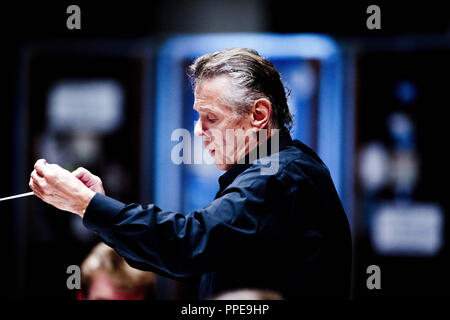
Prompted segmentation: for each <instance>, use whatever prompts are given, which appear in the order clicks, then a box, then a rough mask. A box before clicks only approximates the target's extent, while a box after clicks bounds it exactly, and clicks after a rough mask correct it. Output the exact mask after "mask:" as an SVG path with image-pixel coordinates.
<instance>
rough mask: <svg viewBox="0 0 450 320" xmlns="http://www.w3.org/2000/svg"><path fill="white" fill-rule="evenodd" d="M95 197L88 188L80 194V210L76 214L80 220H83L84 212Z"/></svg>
mask: <svg viewBox="0 0 450 320" xmlns="http://www.w3.org/2000/svg"><path fill="white" fill-rule="evenodd" d="M94 196H95V192H94V191H92V190H91V189H89V188H86V189H85V190H83V192H82V194H81V199H80V200H81V201H80V204H81V206H80V208H79V209H78V210H77V212H76V214H78V215H79V216H80V217H81V218H83V216H84V213H85V212H86V209H87V207H88V206H89V203H90V202H91V200H92V198H93V197H94Z"/></svg>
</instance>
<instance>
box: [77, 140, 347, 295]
mask: <svg viewBox="0 0 450 320" xmlns="http://www.w3.org/2000/svg"><path fill="white" fill-rule="evenodd" d="M279 138H280V139H279V152H275V153H272V154H269V156H266V157H262V158H259V159H257V160H256V161H254V162H253V163H250V164H236V165H234V166H233V167H232V168H231V169H229V170H228V171H227V172H226V173H225V174H224V175H222V176H221V177H220V178H219V184H220V190H219V192H218V193H217V195H216V199H215V200H214V201H212V202H211V203H210V204H209V205H208V206H207V207H205V208H202V209H198V210H196V211H193V212H190V213H181V212H169V211H163V210H161V209H160V208H158V207H157V206H156V205H154V204H150V205H139V204H134V203H133V204H128V205H127V204H124V203H122V202H119V201H117V200H114V199H112V198H109V197H107V196H104V195H101V194H96V195H95V196H94V198H93V199H92V200H91V202H90V204H89V206H88V208H87V209H86V213H85V215H84V218H83V222H84V224H85V226H86V227H87V228H89V229H91V230H95V231H96V232H97V233H98V234H99V235H100V236H101V237H102V239H103V240H104V241H105V243H107V244H108V245H110V246H111V247H113V248H114V249H115V250H116V251H117V252H118V253H119V254H120V255H122V256H123V257H124V258H125V259H126V260H127V262H128V263H129V264H130V265H131V266H133V267H135V268H138V269H143V270H150V271H154V272H157V273H159V274H161V275H164V276H168V277H172V278H175V279H179V278H184V277H192V276H200V284H199V298H201V299H204V298H210V297H213V296H214V295H217V294H219V293H221V292H225V291H229V290H233V289H239V288H262V289H271V290H275V291H277V292H279V293H281V295H282V296H283V297H284V298H286V299H294V298H349V297H350V273H351V252H352V249H351V247H352V245H351V236H350V229H349V225H348V221H347V217H346V214H345V212H344V210H343V208H342V205H341V202H340V200H339V197H338V195H337V193H336V190H335V187H334V185H333V182H332V179H331V177H330V174H329V171H328V169H327V167H326V166H325V165H324V164H323V162H322V161H321V160H320V158H319V157H318V156H317V155H316V154H315V153H314V152H313V151H312V150H311V149H310V148H309V147H307V146H306V145H304V144H303V143H301V142H299V141H292V139H291V138H290V136H289V135H288V134H287V135H286V134H284V135H281V136H280V137H279ZM268 142H270V140H268ZM269 148H270V143H269ZM269 153H270V152H269ZM274 164H275V165H274ZM269 167H271V168H272V169H271V170H268V168H269ZM273 168H275V169H276V170H275V171H274V172H271V171H273ZM268 172H270V173H271V174H267V173H268ZM167 192H170V190H168V191H167Z"/></svg>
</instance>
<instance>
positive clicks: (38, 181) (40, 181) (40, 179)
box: [31, 170, 45, 188]
mask: <svg viewBox="0 0 450 320" xmlns="http://www.w3.org/2000/svg"><path fill="white" fill-rule="evenodd" d="M31 179H32V180H33V182H34V183H35V184H36V185H37V186H38V187H39V188H42V187H43V186H44V185H45V179H44V178H43V177H40V176H39V175H38V173H37V171H36V170H33V172H31Z"/></svg>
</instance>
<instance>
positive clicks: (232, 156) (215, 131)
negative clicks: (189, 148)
mask: <svg viewBox="0 0 450 320" xmlns="http://www.w3.org/2000/svg"><path fill="white" fill-rule="evenodd" d="M230 89H231V87H230V79H229V78H228V77H227V76H225V75H224V76H218V77H215V78H212V79H207V80H203V81H201V82H200V83H199V84H197V86H196V88H195V91H194V95H195V102H194V110H195V111H197V112H198V114H199V119H198V121H197V123H196V125H195V129H194V133H195V135H197V136H202V138H203V141H204V145H205V148H206V149H207V150H208V151H209V154H210V155H211V156H212V157H213V158H214V160H215V162H216V166H217V167H218V168H219V169H220V170H228V169H229V168H230V167H231V166H232V165H233V164H235V163H236V162H237V161H238V160H239V159H241V158H243V157H244V156H245V154H246V153H247V152H248V150H249V148H250V150H251V145H254V143H255V142H256V141H255V140H254V138H253V137H252V134H251V133H252V132H254V131H255V130H254V128H253V126H252V116H251V113H249V115H247V116H246V115H243V116H237V115H236V114H235V113H233V111H232V109H231V107H230V106H229V105H228V104H227V102H226V100H225V99H223V97H224V96H225V95H224V94H227V93H229V90H230ZM245 136H247V139H245Z"/></svg>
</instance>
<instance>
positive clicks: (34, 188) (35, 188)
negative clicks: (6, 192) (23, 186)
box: [28, 177, 43, 199]
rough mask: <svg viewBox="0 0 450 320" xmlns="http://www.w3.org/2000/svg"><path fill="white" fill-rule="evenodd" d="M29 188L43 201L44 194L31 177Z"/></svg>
mask: <svg viewBox="0 0 450 320" xmlns="http://www.w3.org/2000/svg"><path fill="white" fill-rule="evenodd" d="M28 186H29V187H30V189H31V190H33V192H34V194H35V195H37V196H38V197H39V198H41V199H43V193H42V191H41V190H40V188H39V187H38V186H37V185H36V183H35V182H34V180H33V178H31V177H30V181H29V183H28Z"/></svg>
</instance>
